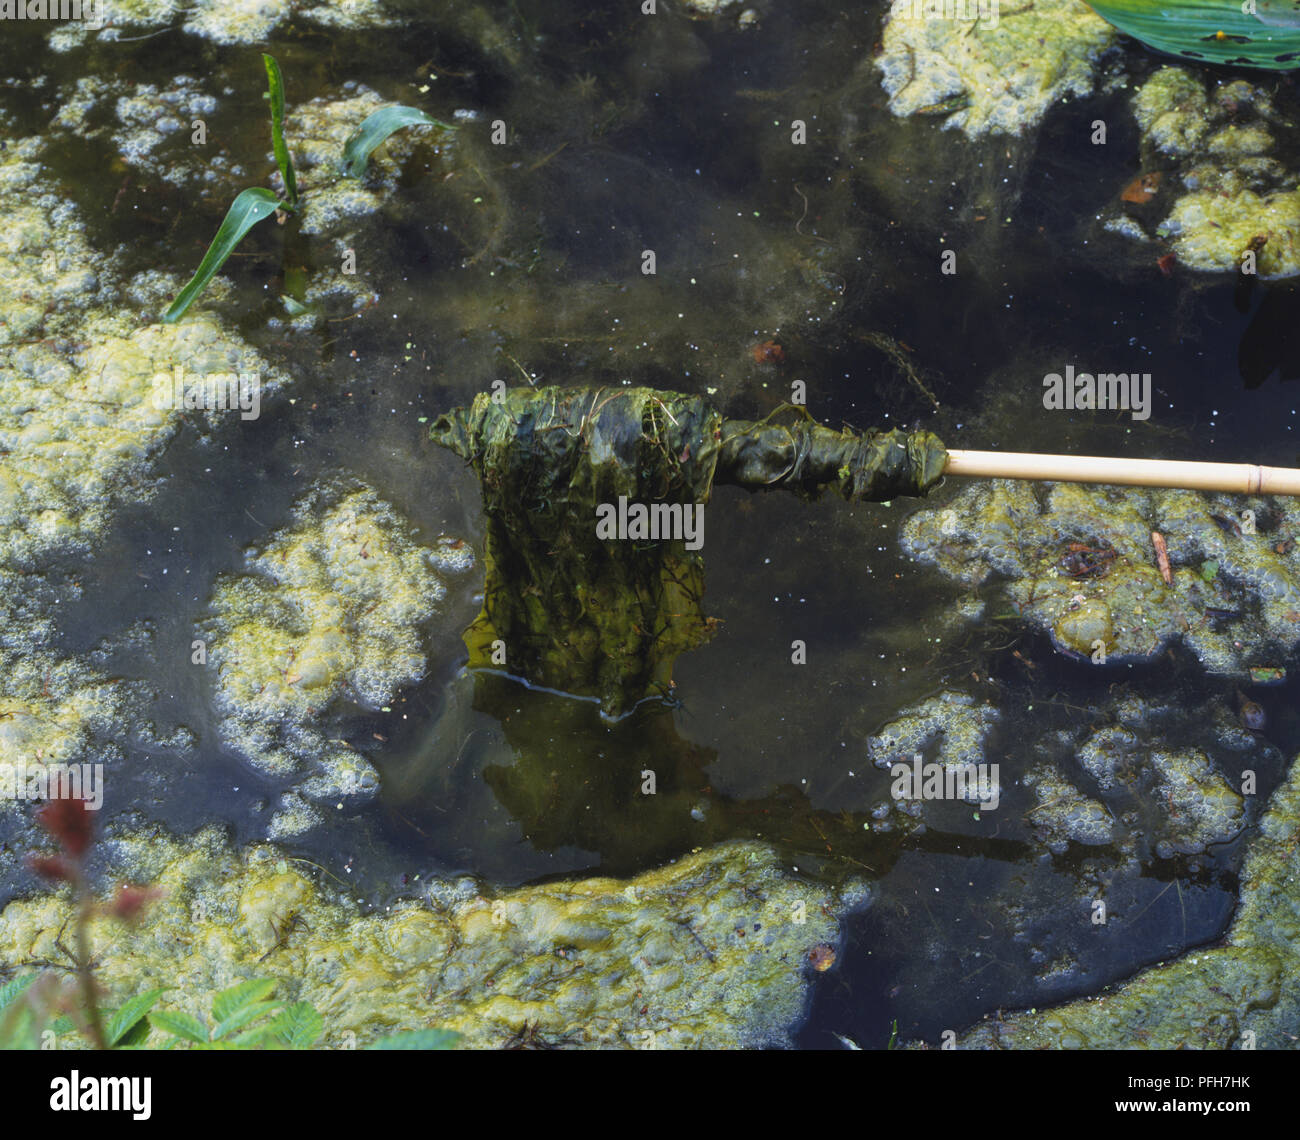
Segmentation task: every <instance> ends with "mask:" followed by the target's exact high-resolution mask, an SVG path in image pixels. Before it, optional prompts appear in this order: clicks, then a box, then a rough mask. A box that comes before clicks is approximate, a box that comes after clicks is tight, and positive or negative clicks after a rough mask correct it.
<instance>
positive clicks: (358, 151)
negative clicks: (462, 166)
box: [343, 104, 456, 178]
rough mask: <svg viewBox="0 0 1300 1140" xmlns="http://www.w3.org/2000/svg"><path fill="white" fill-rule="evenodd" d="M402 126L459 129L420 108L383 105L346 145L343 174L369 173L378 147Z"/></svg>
mask: <svg viewBox="0 0 1300 1140" xmlns="http://www.w3.org/2000/svg"><path fill="white" fill-rule="evenodd" d="M403 127H442V128H444V129H445V130H449V131H454V130H455V129H456V128H455V126H454V125H453V124H451V123H444V122H442V121H441V120H440V119H435V118H433V116H432V115H426V114H425V113H424V112H423V111H421V110H420V109H419V108H418V107H404V106H402V105H401V104H396V105H394V106H391V107H380V108H379V110H378V111H376V112H374V114H372V115H370V116H369V117H368V118H367V119H366V121H365V122H364V123H362V124H361V126H359V127H358V128H357V129H356V130H355V131H353V132H352V134H351V136H350V137H349V138H348V141H347V142H346V143H344V144H343V172H344V174H346V175H347V176H348V177H349V178H360V177H361V176H362V175H363V174H364V173H365V172H366V163H368V162H369V161H370V155H371V154H372V153H373V151H374V149H375V147H377V146H378V145H379V144H380V143H381V142H383V141H384V140H385V139H386V138H388V136H389V135H391V134H392V133H393V132H394V131H400V130H401V129H402V128H403Z"/></svg>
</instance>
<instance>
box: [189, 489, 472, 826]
mask: <svg viewBox="0 0 1300 1140" xmlns="http://www.w3.org/2000/svg"><path fill="white" fill-rule="evenodd" d="M408 530H409V528H408V527H407V525H406V524H405V523H404V522H403V520H402V519H400V518H399V517H398V515H397V513H396V512H395V511H394V510H393V508H392V507H391V506H389V505H388V504H387V503H385V502H383V501H382V500H380V499H379V498H378V496H377V495H376V494H375V493H374V492H373V491H372V490H370V489H369V488H359V489H357V488H354V489H352V490H350V491H347V492H345V493H344V492H338V491H335V492H332V493H331V492H329V491H327V490H322V491H320V492H318V493H316V494H314V495H311V496H309V497H308V498H306V499H305V500H303V501H302V502H301V503H299V504H298V505H297V507H296V508H295V511H294V521H293V522H292V523H291V524H290V525H289V526H288V527H286V528H284V529H282V530H281V531H279V532H277V533H276V534H275V535H274V536H272V538H271V539H270V541H269V542H268V543H267V544H266V545H265V546H264V547H263V548H262V549H260V550H253V551H250V552H249V554H248V556H247V559H246V563H245V565H246V569H247V573H244V574H240V575H227V576H225V577H223V578H221V579H219V580H218V581H217V583H216V586H215V588H214V593H213V598H212V603H211V609H212V618H211V620H210V622H209V623H208V624H207V625H206V626H205V629H204V635H205V637H207V638H208V639H209V649H208V663H209V665H210V666H211V667H212V669H213V670H214V671H215V674H216V694H215V698H214V699H215V704H216V707H217V710H218V712H219V713H220V715H221V716H222V718H223V719H222V725H221V735H222V737H223V739H224V740H225V741H226V743H227V744H229V745H230V746H231V747H233V748H235V749H236V750H237V751H238V752H239V753H240V754H241V755H243V756H244V757H245V758H246V759H247V760H248V761H249V762H250V763H252V764H253V765H254V766H256V767H257V768H259V769H260V770H262V771H263V772H266V773H267V774H270V775H287V774H290V773H300V772H301V770H302V769H303V768H304V766H310V767H311V769H312V775H311V776H310V778H309V779H307V780H305V782H303V783H302V784H301V787H300V791H301V792H302V793H303V794H304V795H306V796H307V797H308V798H309V799H312V800H316V801H322V802H323V801H331V802H337V801H339V800H341V799H343V798H348V799H356V798H358V797H362V798H364V797H368V796H370V795H371V794H373V793H374V792H375V791H376V790H377V789H378V776H377V775H376V773H375V772H374V770H373V769H372V768H371V766H370V764H369V763H368V762H367V761H366V759H365V758H364V757H363V756H362V755H361V754H360V753H358V752H356V751H354V750H353V749H352V748H351V747H350V746H349V745H347V744H346V743H344V742H343V741H341V740H329V739H327V738H326V736H325V735H324V733H322V732H321V731H319V730H318V729H317V728H316V727H315V725H314V722H315V721H316V720H317V719H318V718H319V717H320V716H321V715H322V714H323V713H324V712H325V711H326V710H327V709H328V708H329V707H330V706H331V705H332V704H333V703H334V702H335V701H337V700H339V699H341V698H346V699H348V700H351V701H354V702H356V703H359V704H362V705H365V706H368V707H371V708H376V707H378V706H380V705H382V704H383V703H384V702H385V701H387V700H389V699H390V698H391V697H392V695H393V693H394V692H395V691H396V690H397V689H398V687H399V686H402V685H407V684H411V683H413V682H415V681H418V680H419V679H420V678H421V677H422V676H423V675H424V671H425V656H424V652H423V649H422V645H421V629H422V625H423V624H424V623H425V622H427V621H428V619H429V618H430V617H431V616H432V615H433V613H434V612H435V610H436V609H437V606H438V603H439V602H440V601H441V599H442V598H443V597H444V595H445V594H446V586H445V585H444V583H443V576H445V575H447V574H451V573H455V572H460V571H464V570H466V569H468V568H469V567H470V566H471V565H472V564H473V556H472V553H471V551H470V549H469V547H468V546H467V545H466V544H464V543H463V542H460V541H459V540H456V539H450V538H445V537H444V538H441V539H439V540H438V541H437V542H436V543H435V544H434V546H433V547H431V548H426V547H422V546H419V545H417V544H416V543H415V541H414V540H413V539H412V538H411V537H410V536H409V534H408ZM285 807H286V808H288V809H290V810H287V811H284V812H282V813H281V815H280V816H278V817H277V818H276V820H275V821H273V823H272V831H271V834H272V836H273V837H277V836H283V835H287V834H295V833H297V832H298V831H301V830H303V829H304V827H305V826H309V825H310V824H311V823H313V822H318V820H319V817H318V816H317V815H316V814H315V813H314V812H311V811H310V810H309V809H307V806H306V804H305V803H304V802H303V801H302V800H301V798H295V799H293V800H291V801H290V802H289V803H288V804H286V805H285Z"/></svg>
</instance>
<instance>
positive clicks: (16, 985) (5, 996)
mask: <svg viewBox="0 0 1300 1140" xmlns="http://www.w3.org/2000/svg"><path fill="white" fill-rule="evenodd" d="M37 977H39V975H38V974H27V975H25V976H24V977H21V978H14V980H13V981H11V982H5V984H4V985H3V986H0V1013H3V1012H4V1009H5V1007H6V1006H8V1005H12V1004H13V1003H14V1002H16V1001H17V1000H18V999H19V998H20V997H22V996H23V994H25V993H26V992H27V987H28V986H30V985H31V984H32V983H33V982H34V981H36V979H37Z"/></svg>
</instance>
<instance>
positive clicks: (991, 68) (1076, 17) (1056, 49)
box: [876, 0, 1115, 138]
mask: <svg viewBox="0 0 1300 1140" xmlns="http://www.w3.org/2000/svg"><path fill="white" fill-rule="evenodd" d="M970 7H972V8H974V7H977V5H975V4H971V5H970ZM936 8H937V9H946V10H948V11H949V12H951V11H952V10H953V6H952V5H951V4H948V5H944V4H935V3H926V2H921V0H894V2H893V4H892V5H891V7H890V10H889V14H888V16H887V17H886V24H885V30H884V40H883V49H884V50H883V52H882V53H881V55H880V56H879V58H878V59H877V60H876V65H877V67H879V69H880V71H881V73H882V79H881V83H882V86H883V87H884V89H885V91H886V92H887V93H888V95H889V109H890V110H891V111H893V112H894V114H895V115H899V116H907V115H936V116H938V115H942V116H943V117H944V121H943V128H944V129H945V130H949V129H957V130H960V131H962V132H963V133H964V134H966V135H967V136H968V137H970V138H979V137H980V136H982V135H985V134H989V133H994V134H1007V135H1018V134H1021V133H1022V132H1023V131H1025V130H1026V129H1027V128H1029V127H1032V126H1034V125H1036V124H1037V123H1038V122H1039V121H1040V120H1041V119H1042V117H1043V116H1044V115H1045V114H1046V113H1047V111H1048V109H1049V108H1050V107H1052V106H1053V105H1054V104H1056V103H1058V102H1060V101H1061V100H1062V99H1064V98H1065V97H1066V96H1067V95H1087V94H1088V93H1089V92H1091V91H1092V89H1093V86H1094V83H1095V81H1096V78H1095V71H1096V61H1097V57H1098V55H1099V54H1100V52H1101V51H1102V50H1103V49H1104V48H1106V47H1108V46H1109V45H1110V44H1111V43H1112V42H1113V40H1114V38H1115V30H1114V28H1112V27H1111V26H1110V25H1109V24H1108V23H1106V21H1105V20H1103V19H1102V18H1101V17H1100V16H1098V15H1096V14H1095V13H1094V12H1093V11H1092V9H1090V8H1089V7H1088V6H1087V5H1086V4H1083V3H1082V2H1081V0H1036V2H1035V3H1033V4H1025V5H1016V6H1015V8H1016V10H1015V11H1014V12H1013V11H1011V10H1010V9H1009V8H1008V7H1007V6H1006V5H1001V6H999V5H996V4H994V5H992V6H991V8H992V10H993V11H996V12H997V14H998V18H997V19H996V20H993V19H989V20H982V19H976V20H962V19H956V18H952V17H951V16H948V17H944V16H936V15H933V14H929V13H932V12H933V11H934V10H935V9H936ZM999 9H1000V10H999Z"/></svg>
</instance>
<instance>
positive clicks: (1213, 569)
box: [1201, 558, 1219, 582]
mask: <svg viewBox="0 0 1300 1140" xmlns="http://www.w3.org/2000/svg"><path fill="white" fill-rule="evenodd" d="M1218 572H1219V564H1218V562H1216V561H1215V560H1214V559H1213V558H1211V559H1210V560H1209V561H1208V562H1202V563H1201V577H1202V578H1203V579H1204V580H1205V581H1207V582H1213V581H1214V576H1215V575H1216V574H1218Z"/></svg>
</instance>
